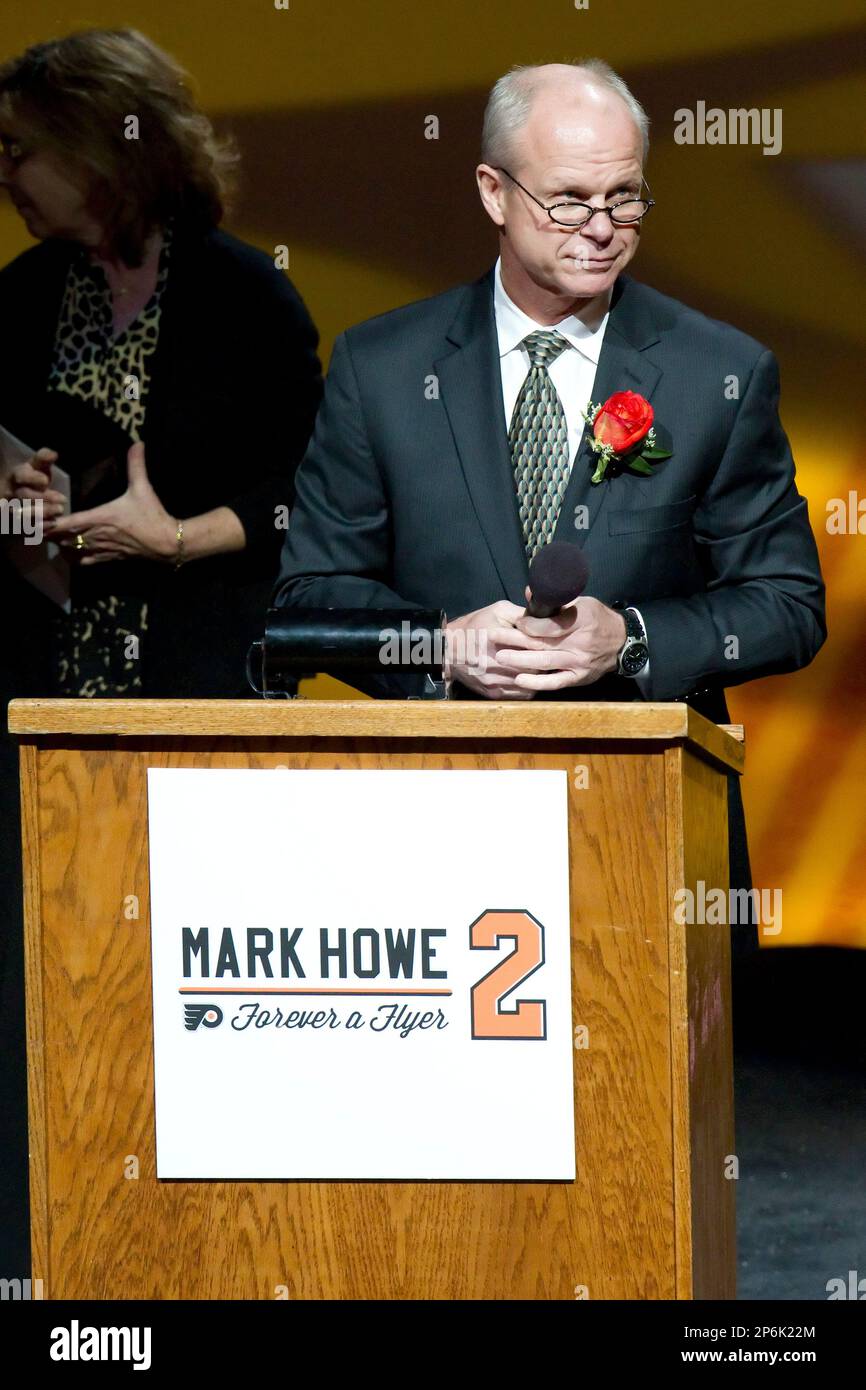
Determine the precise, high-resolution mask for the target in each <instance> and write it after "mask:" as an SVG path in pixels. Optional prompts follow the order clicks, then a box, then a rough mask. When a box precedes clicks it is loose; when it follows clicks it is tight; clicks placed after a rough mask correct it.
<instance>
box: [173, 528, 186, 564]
mask: <svg viewBox="0 0 866 1390" xmlns="http://www.w3.org/2000/svg"><path fill="white" fill-rule="evenodd" d="M185 559H186V553H185V547H184V541H183V522H182V521H179V522H178V523H177V555H176V556H175V561H174V567H175V569H176V570H179V569H180V567H181V565H182V564H183V562H184V560H185Z"/></svg>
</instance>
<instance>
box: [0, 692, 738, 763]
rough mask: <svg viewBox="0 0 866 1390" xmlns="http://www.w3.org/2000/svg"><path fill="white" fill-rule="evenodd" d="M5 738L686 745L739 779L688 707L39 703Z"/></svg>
mask: <svg viewBox="0 0 866 1390" xmlns="http://www.w3.org/2000/svg"><path fill="white" fill-rule="evenodd" d="M8 724H9V731H10V733H13V734H16V735H18V737H19V738H20V739H21V740H23V741H26V742H29V743H32V742H38V741H39V738H40V736H45V737H52V738H53V737H58V736H60V737H72V738H74V737H76V736H80V737H85V738H94V737H99V736H110V737H112V738H154V739H160V740H162V739H165V738H185V739H197V738H284V737H288V738H330V739H335V738H336V739H347V738H348V739H358V738H375V739H383V738H399V739H402V738H417V739H462V738H472V739H479V738H481V739H532V740H534V739H569V740H570V739H576V740H602V741H604V740H611V741H614V740H616V741H622V740H635V741H640V740H646V739H653V740H660V741H666V740H667V741H670V742H682V741H685V742H687V743H689V744H691V745H693V746H694V747H695V748H696V749H699V750H701V751H702V752H703V753H704V754H705V755H706V756H708V757H710V758H711V759H712V760H713V761H714V762H717V763H720V764H722V765H723V766H725V767H728V768H730V769H732V770H733V771H735V772H741V771H742V769H743V764H744V761H745V754H744V749H743V745H742V742H741V741H740V740H739V739H738V738H737V737H732V736H731V734H730V733H729V732H728V731H727V728H724V727H722V726H720V725H717V724H713V723H712V722H711V721H710V720H708V719H705V718H704V717H703V716H702V715H700V714H698V713H697V711H696V710H693V709H691V708H690V706H689V705H686V704H682V703H679V702H670V703H664V704H650V703H643V702H639V701H634V702H629V703H616V702H612V701H611V702H597V703H596V702H590V701H580V702H571V701H568V702H566V701H532V702H531V703H530V702H528V701H527V702H524V701H520V702H519V703H512V702H499V701H492V700H490V701H488V700H453V701H451V700H441V701H439V700H431V701H426V700H424V701H421V700H409V701H407V700H367V699H362V700H304V699H300V700H207V699H206V700H101V699H77V700H45V699H28V700H25V699H18V700H12V701H10V703H9V711H8Z"/></svg>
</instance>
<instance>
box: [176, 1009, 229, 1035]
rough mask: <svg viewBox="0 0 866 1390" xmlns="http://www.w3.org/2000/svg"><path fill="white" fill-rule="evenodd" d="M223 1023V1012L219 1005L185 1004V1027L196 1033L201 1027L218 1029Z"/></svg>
mask: <svg viewBox="0 0 866 1390" xmlns="http://www.w3.org/2000/svg"><path fill="white" fill-rule="evenodd" d="M222 1021H223V1011H222V1009H221V1008H220V1007H219V1005H218V1004H184V1006H183V1025H184V1027H185V1028H187V1029H188V1030H189V1032H190V1033H194V1032H195V1030H196V1028H198V1027H199V1025H200V1024H201V1025H203V1026H204V1027H205V1028H217V1027H218V1026H219V1024H220V1023H222Z"/></svg>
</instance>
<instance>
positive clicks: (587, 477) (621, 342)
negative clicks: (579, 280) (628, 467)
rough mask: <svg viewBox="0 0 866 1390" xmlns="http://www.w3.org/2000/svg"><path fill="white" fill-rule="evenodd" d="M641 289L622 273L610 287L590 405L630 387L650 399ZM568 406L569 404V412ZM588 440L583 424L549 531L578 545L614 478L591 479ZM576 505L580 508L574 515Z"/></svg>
mask: <svg viewBox="0 0 866 1390" xmlns="http://www.w3.org/2000/svg"><path fill="white" fill-rule="evenodd" d="M641 288H642V287H641V286H640V285H639V284H638V282H637V281H635V280H632V279H631V277H630V276H627V275H624V276H621V277H620V279H619V281H618V282H617V285H616V286H615V289H614V296H613V299H612V302H611V310H610V317H609V319H608V322H607V328H606V329H605V332H604V338H603V339H602V345H601V352H600V353H599V358H598V367H597V368H596V373H595V381H594V383H593V388H592V400H593V404H595V405H599V404H600V403H601V402H603V401H606V400H607V398H608V396H612V395H613V393H614V392H615V391H635V392H637V394H638V395H641V396H644V397H645V398H646V400H648V401H651V400H652V393H653V391H654V390H655V388H656V386H657V385H658V382H659V379H660V377H661V375H662V369H661V368H660V367H659V366H658V365H657V364H656V363H655V362H653V361H651V360H650V358H649V357H648V356H647V355H646V352H645V349H646V348H648V347H650V346H652V344H653V343H657V342H658V340H659V339H658V332H657V330H656V328H655V326H654V324H653V321H652V318H651V316H650V314H649V313H648V312H647V309H646V306H645V302H644V301H643V299H642V296H641ZM574 404H575V406H576V408H577V409H579V410H585V409H586V405H587V402H585V401H580V402H575V403H574ZM571 408H572V403H571V402H569V414H570V413H571ZM589 438H590V430H589V426H587V425H585V426H584V430H583V434H582V436H581V440H580V444H579V445H578V448H577V454H576V456H575V460H574V464H573V466H572V470H571V476H570V478H569V480H568V487H567V488H566V490H565V496H564V497H563V499H562V508H561V510H560V513H559V521H558V522H557V525H556V531H555V533H554V540H557V541H570V542H571V543H572V544H574V545H579V546H581V547H583V546H584V545H585V544H586V540H587V537H588V536H589V533H590V531H591V530H592V528H593V526H594V525H595V523H596V521H597V520H598V518H599V515H600V514H601V512H602V511H603V509H604V507H605V506H606V505H607V502H608V498H609V497H610V493H611V489H612V488H615V487H616V486H617V481H618V480H617V479H616V478H605V479H603V481H602V482H600V483H593V482H592V481H591V479H592V474H593V472H594V470H595V465H596V462H597V459H596V455H595V454H594V453H593V451H592V449H591V448H590V446H589ZM578 507H580V508H585V509H586V510H585V511H582V512H581V513H580V514H578V513H577V508H578Z"/></svg>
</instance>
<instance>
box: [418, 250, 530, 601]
mask: <svg viewBox="0 0 866 1390" xmlns="http://www.w3.org/2000/svg"><path fill="white" fill-rule="evenodd" d="M492 286H493V277H492V275H486V276H485V277H484V279H482V280H479V281H477V282H476V283H475V284H474V285H469V286H467V288H466V291H465V295H464V300H463V303H462V305H461V307H460V309H459V310H458V313H457V315H456V316H455V319H454V322H453V323H452V324H451V327H450V328H449V330H448V333H447V335H446V336H447V339H448V343H449V345H450V348H449V351H448V352H447V354H445V355H443V356H442V357H440V358H439V360H438V361H437V362H435V363H434V367H435V370H436V375H437V377H438V379H439V395H440V398H441V400H442V403H443V405H444V407H445V412H446V414H447V416H448V421H449V424H450V426H451V432H452V434H453V436H454V443H455V445H456V447H457V453H458V455H459V458H460V466H461V468H462V469H463V475H464V477H465V479H466V486H467V487H468V489H469V495H470V497H471V498H472V505H473V507H474V509H475V514H476V516H477V518H478V525H479V527H480V528H481V531H482V533H483V535H484V539H485V541H486V543H487V546H488V549H489V550H490V554H491V557H492V559H493V563H494V565H495V567H496V571H497V573H498V575H499V578H500V580H501V581H502V587H503V590H504V591H505V593H506V594H507V595H508V596H509V598H511V599H512V600H513V601H514V602H515V603H517V602H521V601H522V599H523V590H524V588H525V587H526V582H527V578H528V573H529V571H528V565H527V560H526V548H525V546H524V542H523V532H522V531H521V527H520V516H519V513H518V510H517V489H516V487H515V483H514V473H513V471H512V467H511V455H510V453H509V451H508V433H507V431H506V428H505V406H504V404H503V400H502V376H501V373H500V369H499V345H498V341H497V337H496V324H495V321H494V315H493V288H492Z"/></svg>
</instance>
